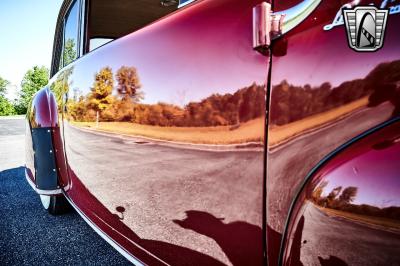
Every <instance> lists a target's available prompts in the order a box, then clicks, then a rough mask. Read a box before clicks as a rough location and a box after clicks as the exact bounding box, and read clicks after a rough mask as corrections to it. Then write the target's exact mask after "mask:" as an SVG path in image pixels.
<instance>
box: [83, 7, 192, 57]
mask: <svg viewBox="0 0 400 266" xmlns="http://www.w3.org/2000/svg"><path fill="white" fill-rule="evenodd" d="M193 1H194V0H186V1H182V0H181V1H178V0H158V1H157V0H155V1H148V0H137V1H132V0H119V1H117V2H115V1H109V0H96V1H89V13H88V19H87V21H88V29H87V32H88V33H87V35H88V36H87V40H88V43H87V46H86V49H85V50H86V52H90V51H92V50H93V49H95V48H97V47H99V46H100V45H104V44H105V43H107V42H109V41H111V40H114V39H117V38H120V37H122V36H125V35H127V34H129V33H131V32H134V31H136V30H138V29H140V28H143V27H144V26H146V25H148V24H150V23H152V22H154V21H156V20H158V19H160V18H162V17H164V16H166V15H168V14H170V13H171V12H174V11H175V10H177V9H178V8H179V7H181V6H183V5H185V4H187V3H188V2H193ZM99 43H100V45H99Z"/></svg>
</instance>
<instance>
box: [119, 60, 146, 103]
mask: <svg viewBox="0 0 400 266" xmlns="http://www.w3.org/2000/svg"><path fill="white" fill-rule="evenodd" d="M115 78H116V79H117V83H118V85H117V90H118V93H119V94H120V95H121V96H122V99H123V100H128V99H131V100H132V101H133V102H139V101H140V100H142V99H143V97H144V96H143V92H142V91H139V89H140V88H141V84H140V81H139V76H138V74H137V71H136V68H134V67H127V66H122V67H120V68H119V69H118V71H117V74H116V75H115Z"/></svg>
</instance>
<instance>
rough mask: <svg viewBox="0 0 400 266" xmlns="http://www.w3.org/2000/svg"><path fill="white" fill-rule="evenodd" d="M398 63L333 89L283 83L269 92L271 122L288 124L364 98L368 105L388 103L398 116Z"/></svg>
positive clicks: (379, 66) (380, 66)
mask: <svg viewBox="0 0 400 266" xmlns="http://www.w3.org/2000/svg"><path fill="white" fill-rule="evenodd" d="M399 82H400V60H397V61H392V62H386V63H381V64H379V65H378V66H376V67H375V68H374V69H373V70H372V71H371V72H370V73H369V74H368V75H367V76H366V77H365V78H363V79H355V80H351V81H346V82H343V83H341V84H340V85H339V86H337V87H334V88H332V85H331V84H330V83H329V82H324V83H322V84H321V85H319V86H314V87H311V86H310V85H309V84H306V85H304V86H296V85H292V84H289V83H288V82H287V81H286V80H283V81H282V82H281V83H280V84H278V85H276V86H274V87H273V88H272V92H271V106H270V122H271V123H272V124H275V125H284V124H288V123H291V122H294V121H297V120H300V119H303V118H305V117H308V116H311V115H314V114H318V113H321V112H324V111H328V110H332V109H334V108H336V107H338V106H342V105H344V104H347V103H350V102H352V101H354V100H357V99H360V98H362V97H364V96H367V95H368V96H369V99H368V100H369V104H368V105H369V106H376V105H377V104H380V103H382V102H384V101H391V102H392V103H393V105H394V106H395V110H394V112H393V115H399V114H400V88H399V85H398V84H399Z"/></svg>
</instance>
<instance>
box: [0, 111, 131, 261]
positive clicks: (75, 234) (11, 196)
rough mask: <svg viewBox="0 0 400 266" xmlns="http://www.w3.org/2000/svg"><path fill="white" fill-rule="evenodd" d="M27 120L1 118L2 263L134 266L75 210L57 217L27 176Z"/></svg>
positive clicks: (0, 217)
mask: <svg viewBox="0 0 400 266" xmlns="http://www.w3.org/2000/svg"><path fill="white" fill-rule="evenodd" d="M24 133H25V121H24V120H23V119H21V117H18V118H13V119H4V118H1V119H0V265H129V262H128V261H127V260H126V259H125V258H124V257H123V256H122V255H120V254H119V253H118V252H117V251H116V250H114V249H113V248H112V247H111V246H110V245H109V244H108V243H107V242H105V241H104V240H103V239H102V238H101V237H100V236H99V235H97V233H95V232H94V231H93V230H92V229H91V228H90V227H89V226H88V225H87V224H86V223H85V221H84V220H83V219H82V218H81V217H80V216H79V215H78V214H77V213H76V212H75V211H71V212H70V213H68V214H64V215H60V216H52V215H50V214H48V213H47V211H45V210H44V209H43V208H42V205H41V203H40V199H39V197H38V196H37V194H36V193H35V192H34V191H33V190H32V188H31V187H30V186H29V184H28V183H27V181H26V180H25V176H24V167H23V165H24V156H25V155H24V149H25V148H24V145H25V144H24Z"/></svg>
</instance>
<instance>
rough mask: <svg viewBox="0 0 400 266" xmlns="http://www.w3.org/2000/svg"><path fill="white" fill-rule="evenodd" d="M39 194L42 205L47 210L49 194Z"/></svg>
mask: <svg viewBox="0 0 400 266" xmlns="http://www.w3.org/2000/svg"><path fill="white" fill-rule="evenodd" d="M39 196H40V201H41V202H42V205H43V207H44V208H45V209H46V210H47V209H48V208H49V207H50V196H48V195H39Z"/></svg>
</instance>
